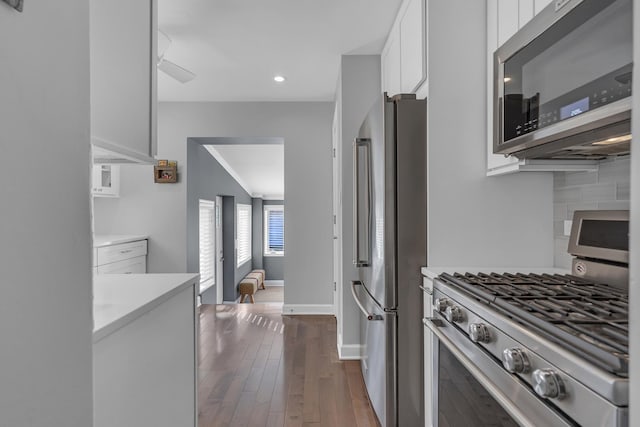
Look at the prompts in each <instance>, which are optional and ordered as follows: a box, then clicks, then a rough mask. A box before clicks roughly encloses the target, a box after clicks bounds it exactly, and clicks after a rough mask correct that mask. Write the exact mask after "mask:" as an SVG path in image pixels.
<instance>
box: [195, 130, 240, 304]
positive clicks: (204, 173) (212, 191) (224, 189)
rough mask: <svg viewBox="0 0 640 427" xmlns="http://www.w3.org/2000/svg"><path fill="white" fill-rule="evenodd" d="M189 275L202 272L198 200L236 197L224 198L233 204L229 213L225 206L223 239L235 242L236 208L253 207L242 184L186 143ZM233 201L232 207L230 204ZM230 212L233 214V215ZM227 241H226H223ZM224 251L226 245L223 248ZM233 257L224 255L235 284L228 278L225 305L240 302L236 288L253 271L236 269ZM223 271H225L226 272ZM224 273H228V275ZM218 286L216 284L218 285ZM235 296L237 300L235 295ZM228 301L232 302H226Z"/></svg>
mask: <svg viewBox="0 0 640 427" xmlns="http://www.w3.org/2000/svg"><path fill="white" fill-rule="evenodd" d="M187 168H188V169H189V175H188V176H187V272H189V273H197V272H199V270H200V256H199V252H200V247H199V238H198V233H199V226H198V223H199V210H198V206H199V199H206V200H211V201H215V200H216V196H233V198H225V199H224V201H223V204H225V202H227V201H228V202H229V203H230V207H229V209H230V210H229V211H228V210H227V206H226V205H225V206H224V212H223V235H225V234H228V235H230V236H231V237H232V238H234V239H235V235H236V234H235V232H236V227H235V218H236V216H235V205H236V204H237V203H241V204H249V205H250V204H251V196H250V195H249V194H248V193H247V192H246V191H245V189H244V188H242V186H240V184H238V182H237V181H236V180H235V179H234V178H233V177H232V176H231V175H230V174H229V172H227V171H226V169H225V168H224V167H223V166H222V165H221V164H220V163H218V161H217V160H216V159H215V158H214V157H213V156H212V155H211V154H210V153H209V152H208V151H207V149H206V148H205V147H203V146H202V145H200V144H198V143H196V142H193V141H189V142H187ZM232 201H233V203H231V202H232ZM227 212H234V213H233V214H232V215H228V214H226V213H227ZM223 238H224V237H223ZM223 247H224V244H223ZM229 255H230V256H227V255H225V261H230V264H229V265H230V266H231V267H232V268H233V274H232V275H231V276H229V277H231V278H232V279H233V280H232V281H227V280H226V278H227V275H226V274H225V284H226V286H225V288H227V289H225V293H224V294H225V301H234V300H235V299H236V298H237V289H236V286H235V285H236V284H237V283H238V282H239V281H240V280H241V279H242V278H243V277H244V276H245V275H246V274H247V273H248V272H249V271H251V266H252V264H251V261H249V262H247V263H245V264H243V265H241V266H240V268H239V269H238V268H237V267H236V253H235V250H233V251H232V252H231V253H230V254H229ZM223 270H224V268H223ZM225 273H227V272H226V271H225ZM216 286H217V284H216ZM234 294H236V296H235V297H233V295H234ZM227 297H228V298H229V299H227Z"/></svg>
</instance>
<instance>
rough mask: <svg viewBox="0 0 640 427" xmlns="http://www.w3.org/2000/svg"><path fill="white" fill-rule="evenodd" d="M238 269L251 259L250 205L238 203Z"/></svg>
mask: <svg viewBox="0 0 640 427" xmlns="http://www.w3.org/2000/svg"><path fill="white" fill-rule="evenodd" d="M237 212H238V213H237V215H238V221H237V222H238V267H240V266H241V265H242V264H244V263H245V262H247V261H249V260H250V259H251V205H241V204H239V203H238V208H237Z"/></svg>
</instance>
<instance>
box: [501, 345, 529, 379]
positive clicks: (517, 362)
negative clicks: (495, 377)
mask: <svg viewBox="0 0 640 427" xmlns="http://www.w3.org/2000/svg"><path fill="white" fill-rule="evenodd" d="M502 364H503V365H504V368H505V369H506V370H507V371H509V372H511V373H514V374H526V373H527V372H529V368H531V364H530V363H529V358H528V357H527V355H526V354H525V352H524V351H522V350H521V349H519V348H508V349H506V350H505V351H503V352H502Z"/></svg>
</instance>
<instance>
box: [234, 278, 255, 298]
mask: <svg viewBox="0 0 640 427" xmlns="http://www.w3.org/2000/svg"><path fill="white" fill-rule="evenodd" d="M238 289H239V290H240V303H243V302H244V300H245V299H246V298H247V296H249V300H251V303H254V302H255V301H254V300H253V294H255V293H256V291H257V290H258V279H257V278H255V277H249V276H246V277H245V278H244V279H242V280H241V281H240V284H239V285H238Z"/></svg>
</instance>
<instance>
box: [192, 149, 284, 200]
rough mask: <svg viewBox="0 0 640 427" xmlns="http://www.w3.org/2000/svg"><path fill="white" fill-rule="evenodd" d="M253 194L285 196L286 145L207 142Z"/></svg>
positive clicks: (234, 175) (276, 197)
mask: <svg viewBox="0 0 640 427" xmlns="http://www.w3.org/2000/svg"><path fill="white" fill-rule="evenodd" d="M204 147H205V148H206V149H207V150H208V151H209V152H210V153H211V155H212V156H213V157H215V158H216V160H218V162H219V163H220V164H221V165H222V166H223V167H224V168H225V169H226V170H227V172H229V174H231V176H233V177H234V178H235V180H236V181H238V183H239V184H240V185H241V186H242V187H243V188H244V189H245V190H246V192H247V193H249V195H251V197H262V198H264V199H271V200H283V199H284V145H282V144H236V145H234V144H224V145H205V146H204Z"/></svg>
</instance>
